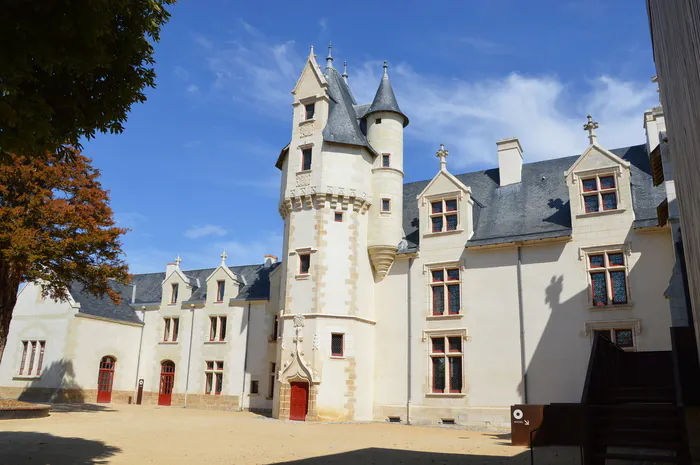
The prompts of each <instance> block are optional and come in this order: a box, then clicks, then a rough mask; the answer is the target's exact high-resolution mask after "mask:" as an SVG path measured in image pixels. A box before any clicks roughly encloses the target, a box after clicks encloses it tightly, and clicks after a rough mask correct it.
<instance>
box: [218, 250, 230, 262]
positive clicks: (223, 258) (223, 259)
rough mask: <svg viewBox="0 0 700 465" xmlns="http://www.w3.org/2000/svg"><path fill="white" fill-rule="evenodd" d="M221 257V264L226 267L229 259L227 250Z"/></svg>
mask: <svg viewBox="0 0 700 465" xmlns="http://www.w3.org/2000/svg"><path fill="white" fill-rule="evenodd" d="M219 256H220V257H221V264H222V265H224V264H225V263H226V259H227V258H228V255H226V249H224V251H223V252H222V253H221V255H219Z"/></svg>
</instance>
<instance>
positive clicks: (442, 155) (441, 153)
mask: <svg viewBox="0 0 700 465" xmlns="http://www.w3.org/2000/svg"><path fill="white" fill-rule="evenodd" d="M449 154H450V152H448V151H447V150H445V144H440V150H438V151H437V152H436V153H435V156H436V157H438V158H439V159H440V171H447V156H448V155H449Z"/></svg>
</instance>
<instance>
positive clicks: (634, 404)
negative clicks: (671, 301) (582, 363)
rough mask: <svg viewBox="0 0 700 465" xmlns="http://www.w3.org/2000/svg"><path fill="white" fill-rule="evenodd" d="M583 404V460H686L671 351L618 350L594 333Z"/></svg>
mask: <svg viewBox="0 0 700 465" xmlns="http://www.w3.org/2000/svg"><path fill="white" fill-rule="evenodd" d="M593 346H594V347H593V351H592V353H591V359H590V361H589V366H588V374H587V378H586V386H585V387H584V395H583V399H582V404H583V409H584V410H583V418H584V421H583V431H582V436H583V457H584V464H585V465H612V464H616V465H617V464H634V465H642V464H643V465H651V464H689V463H690V458H689V451H688V450H687V440H686V437H685V423H684V420H683V412H682V409H681V408H679V407H678V403H677V399H676V388H675V386H674V374H673V359H672V354H671V352H670V351H669V352H624V351H623V350H622V349H620V348H619V347H617V346H616V345H615V344H614V343H612V342H611V341H610V340H609V339H607V338H606V337H605V336H604V335H600V334H599V335H596V339H595V341H594V343H593Z"/></svg>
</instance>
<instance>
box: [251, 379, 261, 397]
mask: <svg viewBox="0 0 700 465" xmlns="http://www.w3.org/2000/svg"><path fill="white" fill-rule="evenodd" d="M259 390H260V382H259V381H257V380H250V393H251V394H253V395H257V394H258V393H259Z"/></svg>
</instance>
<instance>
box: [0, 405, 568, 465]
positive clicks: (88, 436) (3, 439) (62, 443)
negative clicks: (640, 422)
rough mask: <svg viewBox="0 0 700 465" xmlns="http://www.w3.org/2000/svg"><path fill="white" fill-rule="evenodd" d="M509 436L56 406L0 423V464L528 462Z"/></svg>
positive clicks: (557, 459) (559, 457)
mask: <svg viewBox="0 0 700 465" xmlns="http://www.w3.org/2000/svg"><path fill="white" fill-rule="evenodd" d="M509 444H510V439H509V438H508V436H507V435H503V434H497V433H476V432H471V431H465V430H459V429H450V428H423V427H415V426H404V425H390V424H336V425H334V424H308V423H299V422H281V421H278V420H274V419H269V418H264V417H260V416H258V415H254V414H251V413H231V412H217V411H204V410H185V409H180V408H168V407H148V406H136V405H91V404H85V405H62V406H55V408H54V410H53V411H52V414H51V416H50V417H48V418H40V419H32V420H5V421H0V464H2V465H5V464H7V465H10V464H12V465H20V464H41V465H44V464H51V465H69V464H71V465H74V464H75V465H82V464H96V463H100V464H103V463H110V464H130V465H131V464H134V465H141V464H168V465H180V464H182V465H184V464H227V465H234V464H235V465H247V464H271V463H295V464H302V465H317V464H318V465H321V464H323V465H325V464H331V465H332V464H337V465H350V464H353V465H354V464H360V465H375V464H376V465H380V464H381V465H384V464H394V463H395V464H406V465H418V464H430V465H457V464H459V465H477V464H484V465H496V464H508V465H519V464H522V465H526V464H529V463H530V455H529V451H527V450H526V449H523V448H520V447H512V446H510V445H509ZM535 454H536V462H535V463H537V464H538V465H539V464H559V463H561V464H578V463H579V455H578V449H577V448H576V449H572V448H569V449H565V448H542V449H536V450H535Z"/></svg>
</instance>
